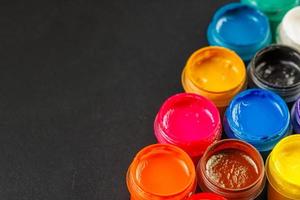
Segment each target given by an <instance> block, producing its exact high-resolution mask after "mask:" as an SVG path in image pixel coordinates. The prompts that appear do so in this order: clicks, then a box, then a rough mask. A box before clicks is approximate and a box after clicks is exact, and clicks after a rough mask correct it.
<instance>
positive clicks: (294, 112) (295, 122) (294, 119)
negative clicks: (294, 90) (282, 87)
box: [291, 98, 300, 133]
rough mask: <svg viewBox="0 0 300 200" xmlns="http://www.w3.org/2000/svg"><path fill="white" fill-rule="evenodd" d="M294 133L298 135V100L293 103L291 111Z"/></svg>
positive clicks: (299, 118)
mask: <svg viewBox="0 0 300 200" xmlns="http://www.w3.org/2000/svg"><path fill="white" fill-rule="evenodd" d="M291 121H292V125H293V129H294V133H300V98H299V99H298V100H297V101H296V102H295V103H294V105H293V108H292V111H291Z"/></svg>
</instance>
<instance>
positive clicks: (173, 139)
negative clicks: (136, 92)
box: [154, 93, 222, 163]
mask: <svg viewBox="0 0 300 200" xmlns="http://www.w3.org/2000/svg"><path fill="white" fill-rule="evenodd" d="M221 131H222V125H221V120H220V114H219V111H218V109H217V107H216V106H215V105H214V104H213V102H212V101H210V100H208V99H207V98H205V97H203V96H200V95H197V94H188V93H180V94H176V95H174V96H171V97H170V98H168V99H167V100H166V101H165V102H164V103H163V105H162V106H161V108H160V110H159V112H158V114H157V116H156V119H155V122H154V132H155V136H156V138H157V140H158V142H159V143H165V144H173V145H176V146H178V147H180V148H182V149H183V150H185V151H186V152H187V153H188V154H189V155H190V157H191V158H192V159H193V161H194V162H195V163H197V162H198V160H199V158H200V157H201V156H202V155H203V153H204V151H205V150H206V148H207V147H208V146H209V145H210V144H212V143H214V142H215V141H217V140H219V139H220V138H221Z"/></svg>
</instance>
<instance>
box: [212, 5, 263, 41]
mask: <svg viewBox="0 0 300 200" xmlns="http://www.w3.org/2000/svg"><path fill="white" fill-rule="evenodd" d="M261 20H264V19H262V17H261V16H260V15H258V14H257V11H256V10H254V9H253V8H250V7H248V6H243V7H236V8H231V9H229V8H228V10H227V11H226V12H224V13H223V15H222V16H221V17H220V18H219V19H218V21H217V23H216V30H217V32H218V34H219V35H220V36H221V38H223V39H224V40H225V41H226V42H228V43H230V44H240V45H247V44H254V43H257V42H260V41H263V40H264V39H265V38H266V28H267V27H266V26H264V24H263V23H262V22H261Z"/></svg>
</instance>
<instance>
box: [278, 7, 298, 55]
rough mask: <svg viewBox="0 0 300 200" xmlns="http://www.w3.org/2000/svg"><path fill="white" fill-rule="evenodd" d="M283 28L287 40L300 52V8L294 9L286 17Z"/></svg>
mask: <svg viewBox="0 0 300 200" xmlns="http://www.w3.org/2000/svg"><path fill="white" fill-rule="evenodd" d="M282 28H283V31H284V32H285V33H286V35H287V37H288V38H287V40H292V41H293V42H294V43H295V44H294V45H293V46H294V47H296V48H297V49H299V50H300V37H299V35H300V6H298V7H295V8H293V9H292V10H290V11H289V12H288V13H287V14H286V15H285V17H284V18H283V22H282ZM282 40H286V39H282Z"/></svg>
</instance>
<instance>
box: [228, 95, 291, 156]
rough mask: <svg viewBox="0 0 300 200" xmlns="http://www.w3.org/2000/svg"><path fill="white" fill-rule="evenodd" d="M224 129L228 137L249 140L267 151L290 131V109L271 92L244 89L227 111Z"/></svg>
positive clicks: (260, 149)
mask: <svg viewBox="0 0 300 200" xmlns="http://www.w3.org/2000/svg"><path fill="white" fill-rule="evenodd" d="M224 129H225V133H226V135H227V136H228V137H229V138H237V139H241V140H244V141H246V142H249V143H250V144H252V145H254V146H255V147H256V148H257V149H258V150H259V151H269V150H271V149H272V148H273V147H274V145H275V144H276V143H277V142H278V141H279V140H280V139H281V138H283V137H284V136H286V135H287V134H289V133H290V131H291V125H290V114H289V110H288V107H287V105H286V103H285V102H284V101H283V99H282V98H281V97H279V96H278V95H276V94H275V93H273V92H270V91H267V90H262V89H250V90H246V91H244V92H242V93H240V94H238V95H237V96H236V97H235V98H234V99H233V100H232V102H231V103H230V105H229V107H228V109H227V110H226V113H225V116H224Z"/></svg>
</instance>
